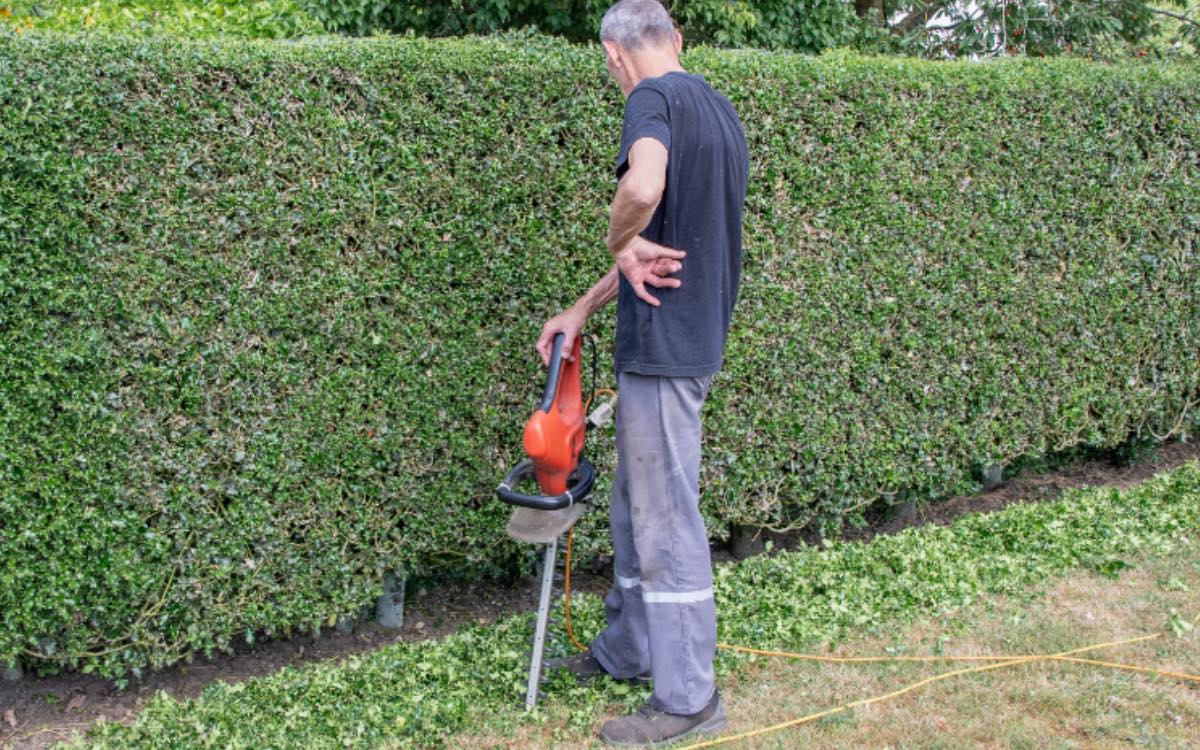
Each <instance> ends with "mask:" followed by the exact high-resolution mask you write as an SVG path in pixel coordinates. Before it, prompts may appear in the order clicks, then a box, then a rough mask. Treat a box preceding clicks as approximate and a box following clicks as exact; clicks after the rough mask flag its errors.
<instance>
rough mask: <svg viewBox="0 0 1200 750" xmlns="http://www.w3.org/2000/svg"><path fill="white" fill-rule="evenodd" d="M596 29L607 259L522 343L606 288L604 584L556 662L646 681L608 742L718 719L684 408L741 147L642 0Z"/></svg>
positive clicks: (707, 378)
mask: <svg viewBox="0 0 1200 750" xmlns="http://www.w3.org/2000/svg"><path fill="white" fill-rule="evenodd" d="M600 39H601V43H602V45H603V47H604V52H605V60H606V63H607V65H608V70H609V73H610V74H612V76H613V78H615V79H616V81H617V83H619V84H620V86H621V90H622V92H623V93H624V94H625V97H626V102H625V118H624V125H623V128H622V133H621V147H620V151H619V154H618V157H617V177H618V179H619V183H618V187H617V192H616V195H615V197H614V198H613V202H612V207H611V209H610V214H609V230H608V237H607V240H606V242H607V245H608V249H609V251H610V252H611V253H612V255H613V259H614V261H615V262H614V264H613V268H612V269H611V270H610V271H609V272H608V273H607V274H606V275H605V276H604V277H603V278H602V279H601V280H600V281H599V282H597V283H596V284H595V286H593V287H592V288H591V289H590V290H588V292H587V293H586V294H584V295H583V296H582V297H580V298H579V300H578V301H576V302H575V304H574V305H572V306H571V307H570V308H568V309H567V310H566V311H564V312H562V313H560V314H559V315H557V316H555V317H554V318H552V319H551V320H550V321H548V322H547V323H546V325H545V326H544V327H543V328H542V334H541V337H540V338H539V340H538V344H537V347H538V350H539V352H540V353H541V354H542V357H543V360H545V361H548V359H549V353H550V346H551V342H552V340H553V338H554V335H555V334H556V333H559V332H562V333H564V334H566V340H567V341H568V342H570V341H573V340H574V337H575V336H576V335H578V333H579V331H580V330H581V329H582V328H583V325H584V323H585V322H586V321H587V319H588V317H589V316H590V315H591V314H592V313H594V312H596V310H598V309H600V308H601V307H603V306H604V305H605V304H607V303H608V302H609V301H611V300H612V299H613V298H614V297H616V298H617V336H616V352H615V365H616V370H617V386H618V390H619V393H620V398H619V400H618V402H617V416H616V428H617V461H618V463H617V473H616V476H615V477H614V481H613V493H612V503H611V528H612V536H613V551H614V567H615V573H616V575H615V578H616V580H615V581H614V585H613V588H612V590H611V591H610V592H609V594H608V596H607V597H606V598H605V600H604V602H605V609H606V615H607V621H608V626H607V627H606V628H605V629H604V631H603V632H601V633H600V635H598V636H597V637H596V639H595V640H594V641H592V643H591V647H590V650H589V651H588V652H587V653H585V654H582V655H580V656H577V657H572V658H570V659H566V660H560V661H559V662H558V663H559V664H560V665H562V666H566V667H567V668H569V669H571V670H572V671H573V672H575V673H576V675H578V676H580V677H581V678H590V677H592V676H595V675H599V674H608V675H610V676H612V677H615V678H618V679H629V678H637V679H643V680H645V679H650V678H652V679H653V682H654V693H653V695H652V696H651V697H650V700H649V701H648V703H647V705H646V706H644V707H643V708H642V709H640V710H639V711H638V712H637V713H634V714H632V715H630V716H623V717H620V718H616V719H612V720H610V721H608V722H606V723H605V724H604V726H603V727H601V729H600V736H601V737H602V738H603V739H605V740H607V741H608V742H610V743H613V744H618V745H629V746H645V745H653V744H657V743H660V742H665V741H668V740H672V739H676V738H679V737H682V736H684V735H687V734H691V733H693V732H715V731H717V730H719V729H721V728H722V727H724V726H725V723H726V720H725V710H724V707H723V706H722V704H721V698H720V694H719V693H718V692H717V689H716V686H715V684H714V681H713V655H714V652H715V650H716V635H717V634H716V610H715V607H714V604H713V596H712V562H711V559H710V558H709V551H708V537H707V534H706V532H705V528H704V521H703V519H702V518H701V516H700V510H699V477H700V408H701V406H702V405H703V404H704V400H705V398H706V397H707V395H708V387H709V383H710V382H711V380H712V377H713V374H714V373H716V372H717V371H718V370H719V369H720V367H721V361H722V357H723V354H724V348H725V340H726V336H727V334H728V331H729V321H730V316H731V315H732V313H733V306H734V302H735V300H736V298H737V290H738V281H739V277H740V273H741V236H742V235H741V231H742V205H743V203H744V201H745V197H746V181H747V176H748V171H749V158H748V154H747V149H746V141H745V136H744V133H743V130H742V125H741V122H740V121H739V120H738V116H737V113H736V112H734V109H733V107H732V106H731V105H730V103H729V101H728V100H727V99H726V98H725V97H723V96H722V95H721V94H719V93H717V92H716V91H714V90H713V89H712V87H711V86H709V85H708V83H707V82H706V81H705V80H704V79H703V78H701V77H700V76H698V75H693V74H690V73H687V72H686V71H684V70H683V68H682V67H681V66H680V64H679V51H680V49H681V48H682V45H683V39H682V37H681V36H680V34H679V32H678V31H677V30H676V28H675V26H674V24H673V23H672V21H671V18H670V16H669V15H668V14H667V11H666V10H665V9H664V8H663V6H662V5H660V4H659V3H658V2H657V0H622V1H621V2H618V3H617V4H615V5H613V6H612V7H611V8H609V9H608V12H606V13H605V14H604V20H603V21H602V22H601V26H600ZM648 287H653V288H654V289H655V291H654V292H653V293H651V291H650V290H649V289H648ZM655 295H657V297H656V296H655Z"/></svg>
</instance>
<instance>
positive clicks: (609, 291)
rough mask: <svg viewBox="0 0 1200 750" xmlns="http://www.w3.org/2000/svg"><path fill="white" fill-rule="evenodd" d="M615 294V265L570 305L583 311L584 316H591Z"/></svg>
mask: <svg viewBox="0 0 1200 750" xmlns="http://www.w3.org/2000/svg"><path fill="white" fill-rule="evenodd" d="M616 296H617V267H616V266H615V265H614V266H613V267H612V268H610V269H608V273H606V274H604V276H602V277H600V280H599V281H597V282H596V283H595V284H593V285H592V288H591V289H589V290H587V291H586V292H585V293H584V294H583V296H582V297H580V298H579V299H578V300H576V302H575V304H574V305H572V307H574V308H575V309H577V310H579V311H580V312H582V313H583V315H584V317H587V318H590V317H592V313H594V312H596V311H597V310H599V309H600V308H602V307H604V306H605V305H607V304H608V303H609V302H611V301H612V300H613V298H614V297H616Z"/></svg>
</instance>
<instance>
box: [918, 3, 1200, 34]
mask: <svg viewBox="0 0 1200 750" xmlns="http://www.w3.org/2000/svg"><path fill="white" fill-rule="evenodd" d="M1149 10H1150V12H1151V13H1158V14H1159V15H1161V16H1170V17H1171V18H1174V19H1175V20H1176V21H1183V22H1184V23H1190V24H1191V25H1193V26H1195V27H1196V28H1198V29H1200V21H1196V20H1194V19H1191V18H1188V17H1187V16H1183V15H1180V14H1178V13H1172V12H1171V11H1169V10H1162V9H1160V8H1150V9H1149ZM905 20H907V19H905Z"/></svg>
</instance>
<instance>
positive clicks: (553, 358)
mask: <svg viewBox="0 0 1200 750" xmlns="http://www.w3.org/2000/svg"><path fill="white" fill-rule="evenodd" d="M566 340H567V336H566V334H565V333H556V334H554V344H553V345H551V347H550V367H549V372H548V373H547V374H546V389H545V390H544V391H542V403H541V405H539V406H538V408H539V409H541V410H542V411H550V407H551V406H554V396H555V395H556V394H557V393H558V376H559V375H561V374H562V359H563V356H562V353H563V351H562V350H563V343H564V342H565V341H566Z"/></svg>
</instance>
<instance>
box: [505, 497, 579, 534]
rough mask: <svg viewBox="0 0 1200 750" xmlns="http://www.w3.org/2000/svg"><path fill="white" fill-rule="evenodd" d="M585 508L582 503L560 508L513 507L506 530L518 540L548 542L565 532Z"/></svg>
mask: <svg viewBox="0 0 1200 750" xmlns="http://www.w3.org/2000/svg"><path fill="white" fill-rule="evenodd" d="M585 510H587V505H585V504H584V503H576V504H575V505H572V506H571V507H569V508H563V509H562V510H534V509H533V508H514V509H513V512H512V516H510V517H509V519H508V528H507V529H506V530H507V531H508V535H509V536H511V537H512V538H513V539H516V540H517V541H518V542H526V543H527V544H549V543H550V542H553V541H554V540H556V539H558V538H559V537H560V536H562V535H563V534H565V533H567V531H568V530H569V529H570V528H571V527H572V526H574V525H575V522H576V521H578V520H579V517H580V516H582V515H583V512H584V511H585Z"/></svg>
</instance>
